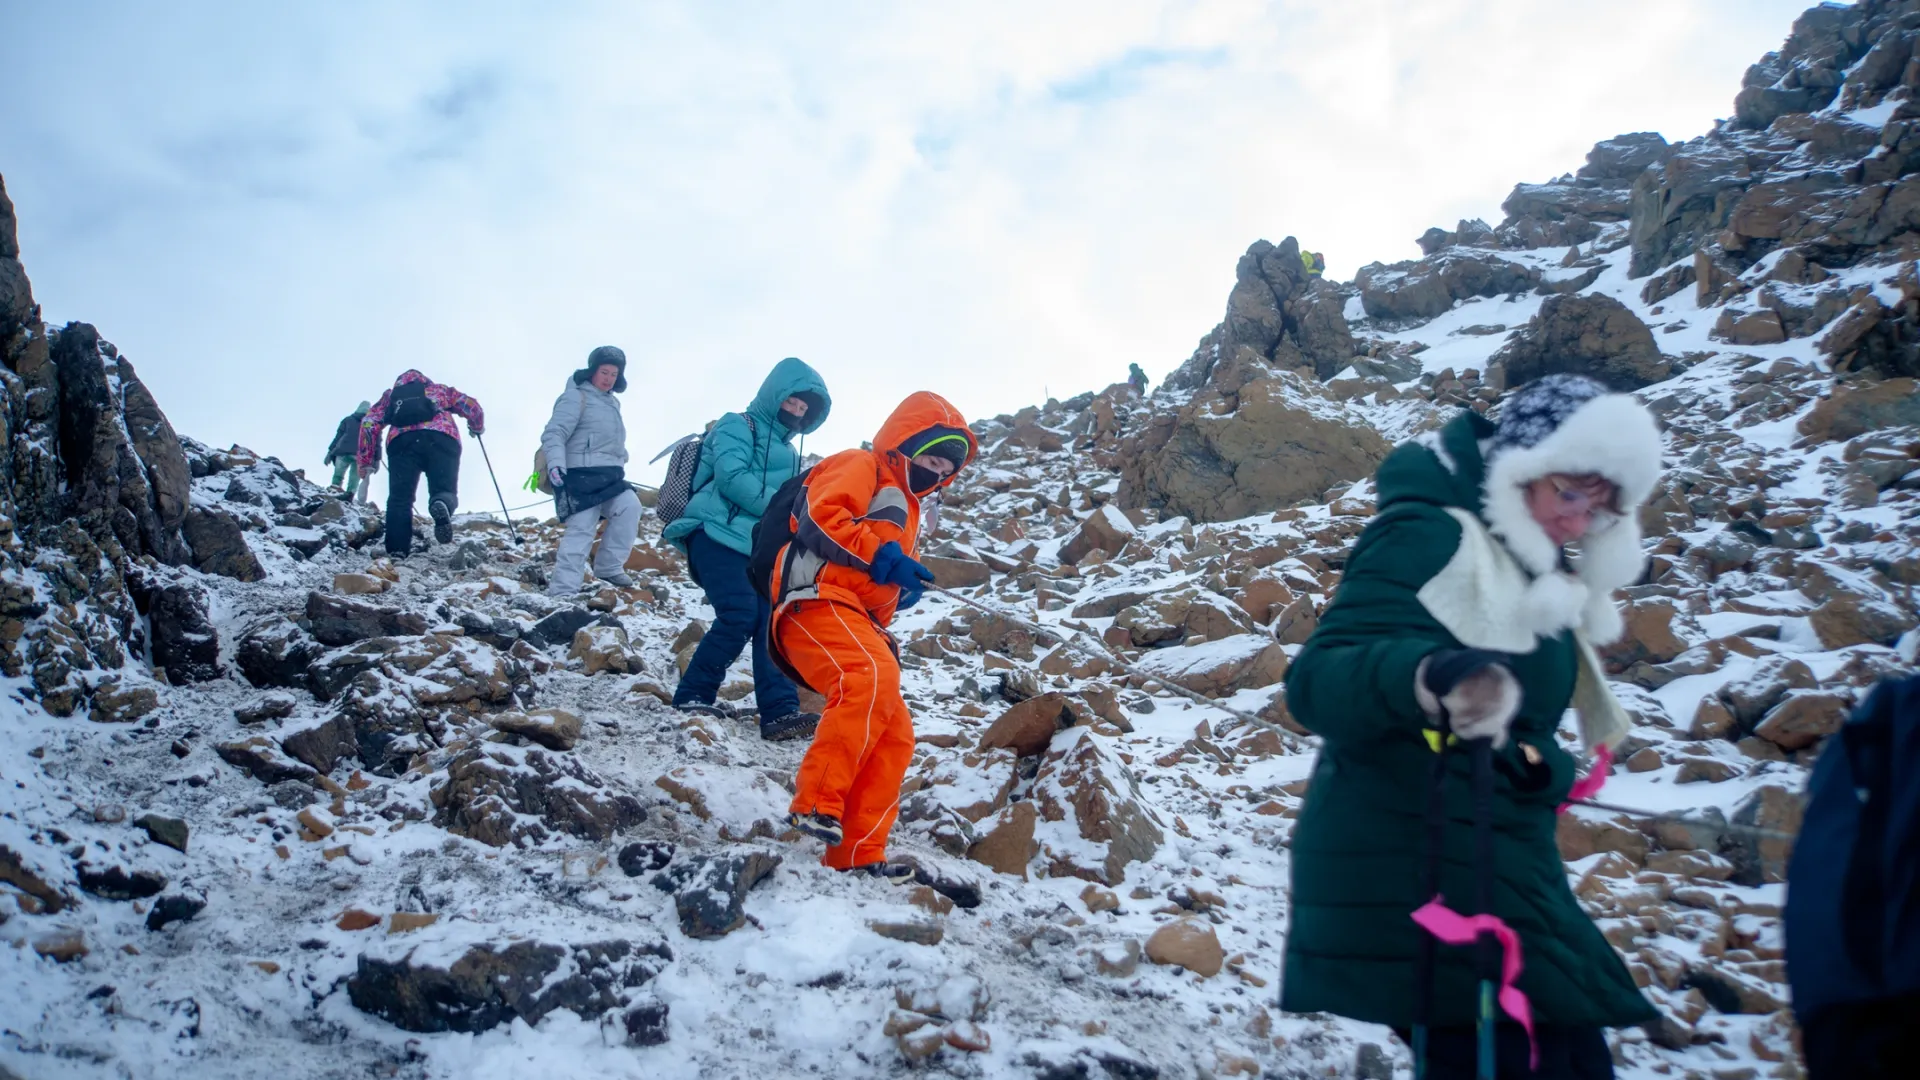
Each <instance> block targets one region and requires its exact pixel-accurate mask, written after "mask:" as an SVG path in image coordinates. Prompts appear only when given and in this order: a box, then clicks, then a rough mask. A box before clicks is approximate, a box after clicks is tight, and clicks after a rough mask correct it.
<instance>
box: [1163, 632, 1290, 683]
mask: <svg viewBox="0 0 1920 1080" xmlns="http://www.w3.org/2000/svg"><path fill="white" fill-rule="evenodd" d="M1136 666H1137V669H1138V670H1139V671H1141V672H1143V673H1146V674H1150V675H1155V676H1158V677H1159V678H1162V679H1165V680H1167V681H1168V682H1170V683H1173V684H1174V685H1175V686H1182V687H1185V688H1186V689H1188V690H1192V691H1195V692H1197V693H1201V694H1206V695H1207V696H1209V697H1220V696H1223V695H1226V694H1232V693H1235V692H1237V691H1240V690H1258V689H1260V688H1261V687H1265V686H1272V685H1274V684H1275V683H1277V682H1279V681H1280V680H1282V679H1284V678H1286V676H1287V654H1286V652H1285V651H1284V650H1282V649H1281V647H1280V646H1279V645H1277V644H1275V643H1274V642H1273V641H1270V640H1268V638H1267V637H1266V636H1265V635H1261V634H1235V635H1233V636H1231V637H1226V638H1222V639H1220V640H1218V641H1207V642H1203V643H1201V644H1199V645H1182V646H1179V647H1177V648H1171V649H1159V650H1156V651H1154V652H1152V653H1149V654H1147V656H1146V657H1145V658H1144V659H1142V660H1141V661H1140V663H1139V664H1138V665H1136Z"/></svg>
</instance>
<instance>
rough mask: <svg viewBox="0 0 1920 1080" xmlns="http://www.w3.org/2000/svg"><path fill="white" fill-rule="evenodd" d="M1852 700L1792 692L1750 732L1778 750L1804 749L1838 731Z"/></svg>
mask: <svg viewBox="0 0 1920 1080" xmlns="http://www.w3.org/2000/svg"><path fill="white" fill-rule="evenodd" d="M1851 709H1852V701H1851V700H1850V698H1849V697H1848V695H1846V694H1841V693H1835V692H1834V691H1831V690H1794V691H1790V692H1789V693H1788V694H1787V696H1786V698H1785V699H1784V700H1782V701H1781V702H1780V704H1779V705H1777V706H1775V707H1774V709H1773V711H1772V712H1770V713H1768V714H1767V716H1766V719H1764V720H1762V721H1760V723H1759V724H1758V725H1757V726H1755V727H1754V729H1753V733H1754V734H1755V735H1757V736H1759V737H1760V738H1762V739H1765V740H1767V741H1768V742H1770V743H1772V744H1773V745H1775V746H1778V747H1779V748H1780V749H1782V750H1788V751H1792V750H1804V749H1806V748H1807V747H1809V746H1812V745H1813V744H1814V743H1817V742H1819V741H1820V740H1821V739H1824V738H1826V737H1827V736H1829V735H1831V734H1833V733H1834V732H1836V731H1839V730H1840V725H1841V724H1844V723H1846V722H1847V714H1848V712H1849V711H1851Z"/></svg>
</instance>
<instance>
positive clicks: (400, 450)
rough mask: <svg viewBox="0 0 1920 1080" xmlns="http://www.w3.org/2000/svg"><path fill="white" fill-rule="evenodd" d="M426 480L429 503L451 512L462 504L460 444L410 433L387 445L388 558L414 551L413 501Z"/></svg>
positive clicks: (442, 436) (444, 437)
mask: <svg viewBox="0 0 1920 1080" xmlns="http://www.w3.org/2000/svg"><path fill="white" fill-rule="evenodd" d="M422 473H424V474H426V477H427V500H428V501H429V502H431V501H433V500H434V499H439V500H441V501H442V502H445V503H446V504H447V509H448V511H452V509H453V508H454V507H455V506H457V505H459V502H460V440H459V439H456V438H454V437H453V436H451V435H447V434H445V433H443V432H438V431H409V432H405V433H404V434H402V435H400V436H398V437H397V438H395V439H394V440H393V441H392V442H390V443H388V444H387V554H388V555H390V556H392V557H393V558H396V559H404V558H406V557H407V555H409V554H410V553H412V551H413V497H414V494H415V493H416V492H418V491H419V490H420V476H421V474H422Z"/></svg>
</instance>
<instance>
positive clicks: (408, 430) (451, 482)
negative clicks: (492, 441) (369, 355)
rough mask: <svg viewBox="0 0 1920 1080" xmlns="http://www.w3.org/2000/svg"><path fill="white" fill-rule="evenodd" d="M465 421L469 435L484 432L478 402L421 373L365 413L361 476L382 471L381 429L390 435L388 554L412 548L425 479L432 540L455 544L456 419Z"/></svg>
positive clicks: (397, 382)
mask: <svg viewBox="0 0 1920 1080" xmlns="http://www.w3.org/2000/svg"><path fill="white" fill-rule="evenodd" d="M456 416H464V417H466V418H467V431H468V432H469V433H471V434H473V435H479V434H481V433H482V432H483V431H485V430H486V426H487V421H486V414H485V413H483V412H481V410H480V403H479V402H478V401H475V400H474V399H472V398H470V397H468V396H467V395H465V394H463V393H461V392H460V391H458V390H455V389H454V388H453V387H451V386H442V385H441V384H439V383H437V382H434V381H433V380H432V379H429V378H427V377H426V376H425V375H422V374H421V373H420V372H418V371H408V372H406V373H405V374H403V375H401V376H400V378H399V379H397V380H395V381H394V384H393V388H392V389H390V390H388V391H387V392H386V393H384V394H381V395H380V400H379V401H377V402H375V403H374V406H373V408H372V409H369V410H368V411H367V417H366V419H365V420H362V421H361V422H360V447H359V452H358V454H357V455H356V458H357V460H358V462H359V465H360V475H362V476H371V475H372V474H373V473H375V472H378V471H379V469H380V429H381V428H382V427H390V428H392V429H393V430H392V431H391V432H389V433H388V434H387V447H386V450H387V464H388V466H389V467H390V469H391V471H390V472H389V473H388V474H387V539H386V544H387V554H388V555H389V556H391V557H392V558H395V559H404V558H406V557H407V555H408V554H409V553H411V552H412V550H413V499H414V495H415V493H416V492H417V491H418V490H419V487H420V477H421V476H422V475H423V474H424V475H425V476H426V478H427V514H428V515H429V516H431V517H432V518H433V538H434V539H435V540H436V541H438V542H439V543H442V544H450V543H452V542H453V510H454V507H455V506H457V505H458V504H459V501H460V496H459V489H460V429H459V428H458V427H456V426H455V425H454V422H453V418H454V417H456Z"/></svg>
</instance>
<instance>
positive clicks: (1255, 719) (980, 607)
mask: <svg viewBox="0 0 1920 1080" xmlns="http://www.w3.org/2000/svg"><path fill="white" fill-rule="evenodd" d="M927 591H928V592H936V593H939V594H940V595H942V596H946V597H951V598H952V599H954V600H958V601H959V602H960V603H962V604H965V605H967V606H968V607H970V608H973V609H974V610H976V611H981V612H985V613H986V614H988V615H992V616H993V617H995V618H998V619H1005V620H1007V621H1008V622H1010V623H1014V624H1016V625H1018V626H1021V627H1024V628H1026V629H1027V630H1029V631H1031V632H1032V633H1033V634H1034V636H1036V637H1038V638H1040V640H1041V641H1043V642H1048V643H1050V644H1058V645H1064V644H1066V643H1067V642H1068V640H1070V638H1069V635H1066V634H1062V633H1060V632H1059V631H1057V630H1052V629H1049V628H1047V627H1045V626H1042V625H1040V624H1039V623H1036V622H1033V621H1031V620H1028V619H1023V618H1021V617H1020V616H1018V615H1015V614H1014V613H1012V612H1010V611H1001V610H999V609H997V608H993V607H989V606H988V605H986V604H982V603H980V602H979V601H977V600H974V599H972V598H970V597H966V596H962V595H960V594H959V593H957V592H954V591H953V590H952V589H944V588H941V587H940V586H938V585H934V584H928V585H927ZM1069 629H1071V630H1072V631H1073V632H1074V636H1078V637H1082V638H1085V639H1087V640H1088V641H1091V642H1092V643H1093V644H1094V645H1095V646H1096V647H1097V648H1098V649H1099V650H1100V652H1101V654H1102V655H1104V656H1105V657H1106V658H1107V659H1108V660H1110V661H1112V663H1113V666H1114V667H1116V668H1118V669H1119V670H1120V671H1121V672H1122V673H1124V674H1126V675H1130V676H1133V677H1135V678H1139V679H1144V680H1145V681H1147V682H1150V683H1153V684H1155V685H1157V686H1159V687H1161V688H1162V689H1164V690H1168V691H1171V692H1172V693H1175V694H1178V695H1180V696H1181V697H1183V698H1187V699H1188V700H1190V701H1192V702H1194V703H1195V704H1197V705H1204V706H1206V707H1207V708H1209V709H1219V710H1220V711H1221V712H1224V713H1226V714H1227V715H1229V716H1232V717H1234V718H1236V719H1238V720H1242V721H1244V722H1246V723H1249V724H1254V725H1257V726H1259V727H1263V728H1266V729H1268V730H1270V731H1272V732H1274V733H1275V734H1277V735H1279V736H1280V738H1281V740H1282V741H1283V742H1284V744H1285V745H1286V746H1287V747H1288V748H1289V749H1299V736H1297V735H1295V734H1294V733H1293V732H1291V731H1288V730H1287V729H1286V728H1283V727H1281V726H1280V725H1279V724H1276V723H1274V722H1273V721H1271V720H1264V719H1262V718H1260V717H1259V716H1256V715H1254V714H1253V713H1250V712H1247V711H1246V710H1245V709H1236V708H1234V707H1233V706H1231V705H1223V704H1221V703H1220V702H1218V701H1215V700H1213V699H1212V698H1210V697H1208V696H1206V695H1205V694H1202V693H1200V692H1198V691H1196V690H1189V689H1187V688H1186V687H1184V686H1181V685H1180V684H1179V683H1174V682H1168V681H1167V680H1166V679H1163V678H1161V677H1160V676H1158V675H1153V674H1150V673H1148V672H1145V671H1136V670H1134V669H1133V668H1131V667H1129V666H1127V663H1126V661H1124V660H1122V659H1120V656H1119V655H1118V654H1117V653H1115V652H1114V651H1113V648H1112V647H1111V646H1109V645H1108V644H1107V643H1106V642H1104V641H1102V640H1100V638H1098V637H1097V636H1095V635H1094V634H1093V633H1092V632H1091V631H1090V630H1089V629H1088V628H1087V627H1085V626H1072V625H1070V626H1069ZM1049 639H1051V640H1049Z"/></svg>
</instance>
